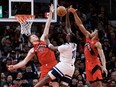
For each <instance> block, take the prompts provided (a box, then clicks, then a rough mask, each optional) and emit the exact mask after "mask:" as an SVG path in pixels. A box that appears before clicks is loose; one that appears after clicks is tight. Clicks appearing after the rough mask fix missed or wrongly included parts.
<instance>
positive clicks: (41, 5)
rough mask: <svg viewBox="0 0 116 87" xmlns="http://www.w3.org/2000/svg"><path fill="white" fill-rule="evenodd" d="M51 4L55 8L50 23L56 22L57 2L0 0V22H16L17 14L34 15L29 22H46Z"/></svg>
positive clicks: (52, 0)
mask: <svg viewBox="0 0 116 87" xmlns="http://www.w3.org/2000/svg"><path fill="white" fill-rule="evenodd" d="M51 3H53V5H54V8H55V11H54V13H53V19H52V22H57V15H56V8H57V4H58V1H57V0H0V22H17V20H16V18H15V15H17V14H20V15H21V14H27V15H28V14H29V15H35V19H34V20H29V21H33V22H46V20H47V15H48V12H49V6H50V4H51Z"/></svg>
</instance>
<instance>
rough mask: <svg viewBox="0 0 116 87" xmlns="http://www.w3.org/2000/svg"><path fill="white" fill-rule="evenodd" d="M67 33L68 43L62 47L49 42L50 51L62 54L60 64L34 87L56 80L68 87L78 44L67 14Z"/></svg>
mask: <svg viewBox="0 0 116 87" xmlns="http://www.w3.org/2000/svg"><path fill="white" fill-rule="evenodd" d="M66 31H67V36H66V40H67V43H65V44H63V45H61V46H53V45H52V44H51V43H50V42H48V44H49V45H48V47H49V48H50V49H52V50H55V51H59V52H60V62H59V63H58V64H57V65H56V66H55V67H53V69H52V70H51V71H49V72H48V74H47V75H46V76H45V77H44V78H43V79H42V80H41V81H40V82H38V83H37V84H36V85H35V86H34V87H42V86H43V85H44V84H45V83H46V81H48V80H54V79H60V83H61V87H68V85H69V83H70V81H71V79H72V75H73V73H74V70H75V66H74V61H75V58H76V48H77V44H75V43H74V41H75V38H74V35H73V34H72V33H71V27H70V22H69V17H68V14H66Z"/></svg>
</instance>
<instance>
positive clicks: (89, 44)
mask: <svg viewBox="0 0 116 87" xmlns="http://www.w3.org/2000/svg"><path fill="white" fill-rule="evenodd" d="M96 42H98V40H91V39H90V38H87V39H86V44H85V47H84V55H85V58H86V60H87V61H91V62H92V61H94V62H95V61H97V60H98V51H97V49H96V48H95V47H94V45H95V43H96Z"/></svg>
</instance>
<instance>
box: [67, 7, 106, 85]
mask: <svg viewBox="0 0 116 87" xmlns="http://www.w3.org/2000/svg"><path fill="white" fill-rule="evenodd" d="M68 10H69V11H70V12H71V13H73V15H74V19H75V22H76V24H77V26H78V27H79V29H80V30H81V32H82V33H83V34H84V35H85V37H86V44H85V46H84V55H85V58H86V63H85V64H86V78H87V80H88V81H89V82H91V83H92V87H103V86H102V81H101V80H102V72H105V74H106V76H107V69H106V60H105V56H104V52H103V49H102V45H101V43H100V42H99V40H98V39H99V38H100V35H99V31H98V30H94V32H92V33H89V32H88V31H87V30H86V29H85V27H84V26H83V24H82V21H81V20H80V18H79V17H78V15H77V13H76V9H74V8H72V6H70V8H69V9H68ZM98 54H99V56H100V60H101V63H100V60H99V57H98ZM101 64H102V65H101Z"/></svg>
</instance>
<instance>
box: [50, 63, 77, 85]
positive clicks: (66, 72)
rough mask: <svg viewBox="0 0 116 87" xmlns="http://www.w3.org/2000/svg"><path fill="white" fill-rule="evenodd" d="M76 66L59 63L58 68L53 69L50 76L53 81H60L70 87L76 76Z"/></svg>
mask: <svg viewBox="0 0 116 87" xmlns="http://www.w3.org/2000/svg"><path fill="white" fill-rule="evenodd" d="M74 70H75V66H74V65H72V64H70V63H65V62H59V63H58V64H57V65H56V66H54V67H53V69H52V70H51V71H49V72H48V75H49V76H50V77H51V79H52V80H54V79H56V78H57V79H60V81H61V82H62V84H64V85H68V84H69V83H70V81H71V79H72V76H73V74H74Z"/></svg>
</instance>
